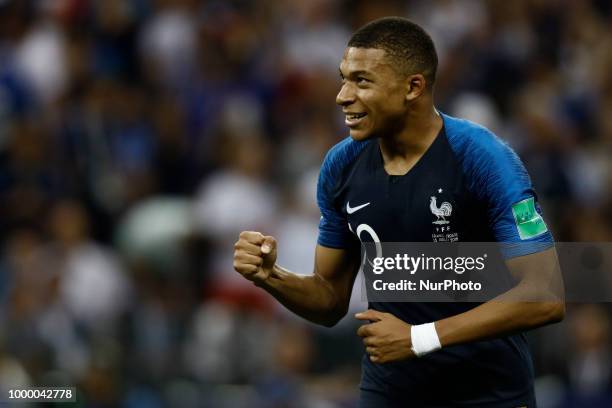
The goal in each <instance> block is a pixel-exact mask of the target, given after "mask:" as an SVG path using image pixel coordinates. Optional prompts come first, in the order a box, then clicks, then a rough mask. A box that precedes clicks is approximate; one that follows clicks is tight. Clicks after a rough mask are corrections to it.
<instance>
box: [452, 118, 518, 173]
mask: <svg viewBox="0 0 612 408" xmlns="http://www.w3.org/2000/svg"><path fill="white" fill-rule="evenodd" d="M442 117H443V119H444V127H445V131H446V137H447V139H448V142H449V145H450V146H451V149H452V150H453V153H454V154H455V156H456V157H457V159H458V160H459V162H460V163H461V165H462V167H463V169H464V171H465V172H466V173H467V174H468V175H469V176H472V177H476V178H488V177H502V178H504V177H503V176H512V177H513V178H514V179H517V178H518V180H522V181H527V179H528V175H527V172H526V171H525V168H524V166H523V164H522V162H521V160H520V159H519V157H518V156H517V154H516V153H515V152H514V150H513V149H512V148H511V147H510V146H509V145H508V144H507V143H506V142H504V141H503V140H502V139H500V138H499V137H498V136H497V135H495V134H494V133H493V132H491V131H490V130H489V129H487V128H485V127H484V126H481V125H478V124H476V123H474V122H470V121H469V120H465V119H458V118H454V117H452V116H448V115H445V114H442ZM523 179H524V180H523Z"/></svg>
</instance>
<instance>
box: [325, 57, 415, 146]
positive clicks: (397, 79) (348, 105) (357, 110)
mask: <svg viewBox="0 0 612 408" xmlns="http://www.w3.org/2000/svg"><path fill="white" fill-rule="evenodd" d="M385 54H386V52H385V51H384V50H381V49H378V48H355V47H349V48H347V49H346V50H345V52H344V56H343V58H342V62H341V63H340V77H341V79H342V88H341V89H340V92H339V93H338V96H337V97H336V103H337V104H338V105H340V106H342V111H343V112H344V114H345V123H346V125H347V126H348V127H349V129H350V135H351V137H352V138H353V139H355V140H365V139H369V138H371V137H380V136H384V135H386V134H389V133H393V132H396V131H399V130H401V128H402V127H403V126H404V122H405V120H406V113H407V108H408V102H407V100H406V93H407V88H406V78H403V77H402V76H401V75H400V74H398V73H397V72H396V71H395V70H394V69H393V68H392V67H391V65H390V62H389V60H388V58H386V56H385Z"/></svg>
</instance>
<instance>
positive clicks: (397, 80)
mask: <svg viewBox="0 0 612 408" xmlns="http://www.w3.org/2000/svg"><path fill="white" fill-rule="evenodd" d="M436 68H437V56H436V51H435V48H434V45H433V42H432V40H431V38H430V37H429V36H428V35H427V33H425V31H423V29H422V28H420V27H419V26H417V25H416V24H414V23H412V22H410V21H408V20H406V19H403V18H398V17H389V18H383V19H380V20H376V21H373V22H371V23H369V24H367V25H366V26H364V27H362V28H360V29H359V30H358V31H357V32H355V34H354V35H353V37H352V38H351V40H350V41H349V43H348V47H347V48H346V50H345V52H344V56H343V58H342V62H341V64H340V76H341V79H342V86H341V89H340V92H339V93H338V96H337V99H336V102H337V103H338V105H340V106H341V107H342V110H343V112H344V113H345V115H346V122H345V123H346V125H347V126H348V127H349V129H350V137H348V138H346V139H345V140H343V141H342V142H340V143H339V144H338V145H336V146H334V147H333V148H332V149H331V150H330V151H329V153H328V154H327V156H326V158H325V161H324V163H323V165H322V168H321V173H320V177H319V184H318V192H317V199H318V203H319V207H320V209H321V214H322V217H321V221H320V225H319V231H320V233H319V239H318V245H317V248H316V256H315V260H314V274H313V275H311V276H300V275H296V274H294V273H292V272H290V271H287V270H286V269H284V268H282V267H281V266H279V265H277V264H276V248H277V244H276V241H275V239H274V238H273V237H271V236H266V235H264V234H262V233H260V232H254V231H246V232H243V233H241V234H240V238H239V240H238V242H237V243H236V245H235V254H234V268H235V269H236V270H237V271H238V272H239V273H241V274H242V275H243V276H245V277H246V278H247V279H250V280H252V281H253V282H254V283H255V284H256V285H257V286H259V287H261V288H263V289H265V290H266V291H268V292H269V293H271V294H272V295H273V296H274V297H276V298H277V299H278V300H279V301H280V302H281V303H282V304H283V305H285V306H286V307H287V308H289V309H290V310H292V311H293V312H295V313H296V314H298V315H300V316H302V317H304V318H306V319H308V320H310V321H312V322H315V323H319V324H323V325H326V326H333V325H334V324H336V323H337V322H338V321H339V320H340V319H341V318H342V317H343V316H344V315H345V314H346V312H347V309H348V304H349V300H350V294H351V290H352V286H353V282H354V279H355V275H356V273H357V271H358V268H359V260H360V259H359V258H360V252H359V241H362V242H372V241H374V242H385V241H386V242H426V241H429V242H432V241H438V240H452V241H473V242H490V241H497V242H503V243H509V244H515V245H509V246H507V249H506V250H505V251H504V257H505V259H506V260H505V263H506V265H507V267H508V269H509V270H510V272H511V273H512V274H513V275H514V276H515V277H516V278H517V280H518V282H519V283H518V284H517V285H516V286H515V287H514V288H513V289H511V290H509V291H508V292H506V293H504V294H502V295H500V296H499V297H498V298H496V299H495V300H494V301H489V302H485V303H480V304H478V303H469V304H468V303H443V304H441V303H384V302H370V304H369V310H367V311H364V312H363V313H358V314H357V315H356V318H357V319H360V320H363V321H364V322H365V323H364V324H363V325H362V326H361V327H360V328H359V330H358V333H357V334H358V335H359V336H361V337H362V338H363V343H364V345H365V351H366V354H365V355H364V359H363V363H362V368H363V374H362V381H361V385H360V388H361V395H360V406H361V407H396V406H411V407H412V406H414V407H448V406H472V407H519V406H529V407H533V406H535V398H534V391H533V368H532V363H531V357H530V354H529V350H528V347H527V343H526V340H525V337H524V335H523V334H522V333H521V332H522V331H524V330H528V329H531V328H535V327H538V326H542V325H545V324H548V323H552V322H557V321H559V320H561V319H562V318H563V316H564V310H565V307H564V302H563V285H562V281H561V280H560V277H559V273H558V272H559V271H558V262H557V257H556V252H555V249H554V243H553V240H552V236H551V234H550V232H549V231H548V229H547V227H546V224H545V223H544V221H543V219H542V216H541V211H540V208H539V206H538V205H537V199H536V196H535V193H534V191H533V189H532V187H531V182H530V180H529V177H528V175H527V174H526V172H525V169H524V167H523V166H522V164H521V162H520V160H519V159H518V157H517V156H516V155H515V154H514V152H513V151H512V150H511V149H510V148H509V147H507V146H506V145H505V144H503V143H502V142H501V141H500V140H499V139H498V138H497V137H496V136H494V135H493V134H492V133H491V132H489V131H488V130H487V129H485V128H483V127H480V126H478V125H476V124H473V123H471V122H468V121H465V120H460V119H456V118H452V117H450V116H447V115H444V114H441V113H439V112H438V111H437V110H436V109H435V107H434V101H433V89H434V82H435V75H436ZM436 198H437V199H438V200H439V202H440V203H442V204H440V205H439V206H438V204H436V201H435V199H436ZM519 210H520V213H521V214H522V216H521V217H518V216H517V215H516V214H517V213H519ZM525 215H526V216H525ZM447 218H448V219H450V221H449V220H447ZM441 221H444V222H445V223H446V224H444V225H443V226H442V227H440V225H441ZM451 227H452V228H451ZM441 228H442V230H441ZM536 289H537V290H536ZM534 299H537V300H541V299H546V300H547V301H537V302H533V301H532V302H529V301H525V300H534Z"/></svg>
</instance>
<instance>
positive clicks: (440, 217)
mask: <svg viewBox="0 0 612 408" xmlns="http://www.w3.org/2000/svg"><path fill="white" fill-rule="evenodd" d="M429 209H430V210H431V213H432V214H433V215H435V216H436V217H437V219H436V220H435V221H434V222H433V224H448V223H449V221H447V220H446V218H444V217H449V216H450V215H451V213H452V212H453V206H452V205H451V204H450V203H449V202H446V201H444V202H443V203H442V204H440V207H438V205H437V204H436V197H431V201H430V202H429Z"/></svg>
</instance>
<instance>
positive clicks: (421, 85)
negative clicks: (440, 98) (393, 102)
mask: <svg viewBox="0 0 612 408" xmlns="http://www.w3.org/2000/svg"><path fill="white" fill-rule="evenodd" d="M426 89H427V80H426V79H425V77H424V76H423V75H422V74H414V75H410V76H409V77H408V78H407V79H406V101H407V102H412V101H413V100H415V99H416V98H418V97H419V96H421V95H422V94H424V93H425V91H426Z"/></svg>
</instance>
